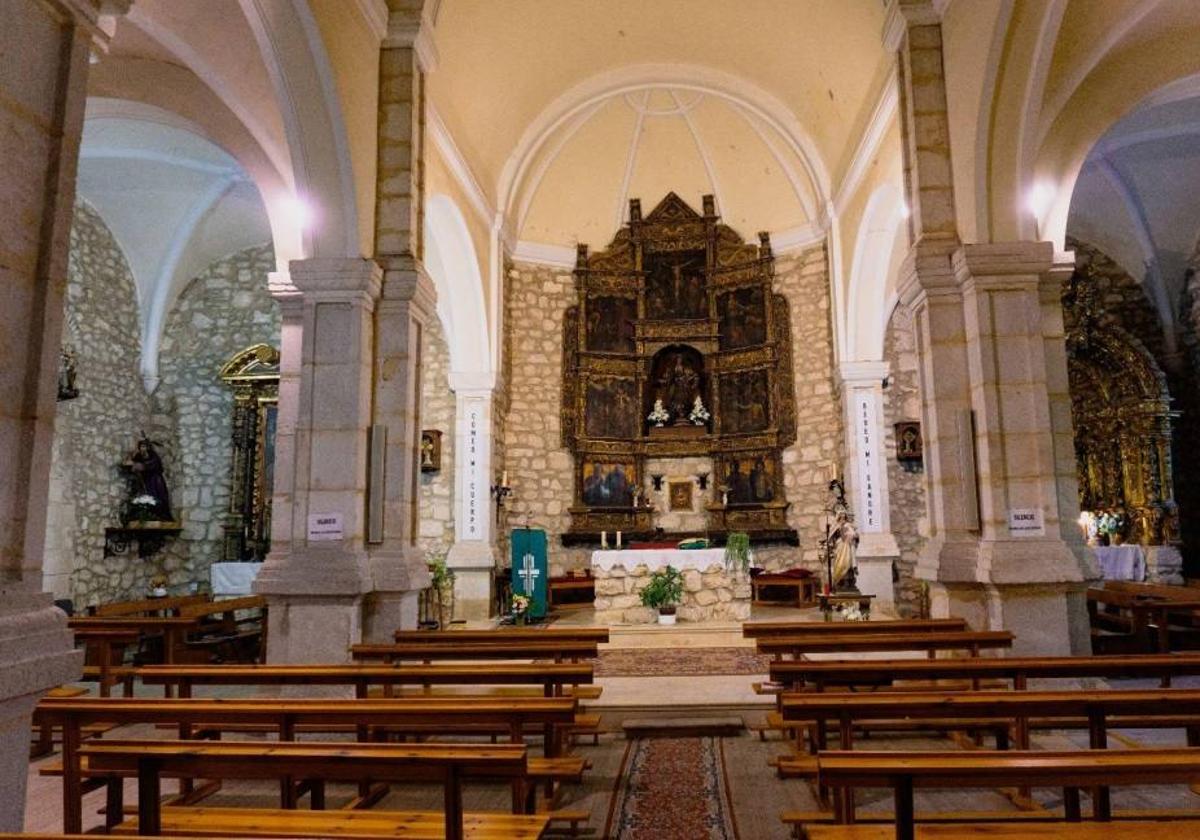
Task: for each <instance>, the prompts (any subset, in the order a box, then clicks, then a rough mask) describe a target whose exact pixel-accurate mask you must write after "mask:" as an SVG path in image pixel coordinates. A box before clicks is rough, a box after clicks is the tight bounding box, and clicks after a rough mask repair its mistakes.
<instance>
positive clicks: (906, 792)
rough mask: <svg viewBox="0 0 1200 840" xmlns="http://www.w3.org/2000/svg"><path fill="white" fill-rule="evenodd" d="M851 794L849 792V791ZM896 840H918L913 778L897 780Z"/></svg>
mask: <svg viewBox="0 0 1200 840" xmlns="http://www.w3.org/2000/svg"><path fill="white" fill-rule="evenodd" d="M847 792H848V793H849V791H847ZM895 800H896V840H916V832H917V829H916V825H915V824H914V823H915V813H914V808H913V783H912V778H911V777H908V778H906V777H901V778H899V779H896V792H895Z"/></svg>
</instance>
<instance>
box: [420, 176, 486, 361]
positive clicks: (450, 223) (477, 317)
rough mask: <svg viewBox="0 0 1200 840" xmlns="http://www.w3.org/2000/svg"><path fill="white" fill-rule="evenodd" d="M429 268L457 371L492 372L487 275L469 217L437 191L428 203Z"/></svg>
mask: <svg viewBox="0 0 1200 840" xmlns="http://www.w3.org/2000/svg"><path fill="white" fill-rule="evenodd" d="M425 268H426V270H427V271H428V272H429V276H430V277H431V278H432V280H433V283H434V286H435V287H436V288H437V293H438V304H437V309H438V317H439V318H440V319H441V321H442V327H443V329H444V330H445V332H446V341H447V344H449V346H450V370H451V373H452V374H489V373H491V372H492V370H493V367H492V356H491V351H490V347H491V341H489V333H488V323H487V316H486V314H485V312H484V298H483V293H484V288H483V275H482V274H481V272H480V270H479V259H478V257H477V256H476V254H475V245H474V244H473V243H472V241H471V233H470V231H469V230H468V229H467V222H466V219H464V218H463V214H462V211H461V210H459V209H458V205H457V204H455V203H454V199H452V198H450V197H449V196H447V195H442V194H438V195H434V196H431V197H430V198H429V199H428V200H427V201H426V202H425Z"/></svg>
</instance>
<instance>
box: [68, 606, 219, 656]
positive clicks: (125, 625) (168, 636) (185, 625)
mask: <svg viewBox="0 0 1200 840" xmlns="http://www.w3.org/2000/svg"><path fill="white" fill-rule="evenodd" d="M199 623H200V620H199V619H198V618H185V617H183V616H166V617H160V616H116V617H113V618H101V617H98V616H84V617H80V616H75V617H73V618H68V619H67V627H69V628H70V629H72V630H76V631H78V630H133V631H136V632H137V633H139V634H141V638H142V640H143V641H145V640H146V639H149V638H152V637H161V638H162V646H163V650H162V656H163V661H164V662H165V663H167V664H170V663H172V662H174V661H175V660H174V657H175V651H176V650H178V649H179V648H180V647H181V646H182V643H183V640H184V639H185V638H186V637H187V634H188V633H190V632H192V631H193V630H194V629H195V628H196V626H197V625H198V624H199Z"/></svg>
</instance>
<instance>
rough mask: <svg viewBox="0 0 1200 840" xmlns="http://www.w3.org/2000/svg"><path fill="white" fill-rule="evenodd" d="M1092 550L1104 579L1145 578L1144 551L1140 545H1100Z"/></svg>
mask: <svg viewBox="0 0 1200 840" xmlns="http://www.w3.org/2000/svg"><path fill="white" fill-rule="evenodd" d="M1094 550H1095V552H1096V562H1097V563H1099V564H1100V574H1102V575H1104V579H1105V580H1145V579H1146V552H1144V551H1142V547H1141V546H1140V545H1100V546H1096V548H1095V549H1094Z"/></svg>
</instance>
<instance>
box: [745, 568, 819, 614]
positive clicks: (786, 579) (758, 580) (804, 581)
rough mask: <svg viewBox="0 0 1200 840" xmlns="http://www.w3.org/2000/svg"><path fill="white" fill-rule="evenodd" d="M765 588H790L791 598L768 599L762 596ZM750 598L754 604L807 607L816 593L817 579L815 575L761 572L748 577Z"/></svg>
mask: <svg viewBox="0 0 1200 840" xmlns="http://www.w3.org/2000/svg"><path fill="white" fill-rule="evenodd" d="M766 588H774V589H790V590H792V591H793V593H794V594H793V595H792V597H791V598H787V599H775V600H768V599H765V598H763V596H762V590H763V589H766ZM750 590H751V595H750V600H751V602H752V603H755V604H782V605H784V606H794V607H807V606H809V605H810V604H812V603H813V602H814V599H815V597H816V594H817V579H816V578H815V577H803V578H801V577H793V576H792V575H785V574H772V573H771V572H763V573H762V574H758V575H755V576H754V577H752V578H750Z"/></svg>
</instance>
